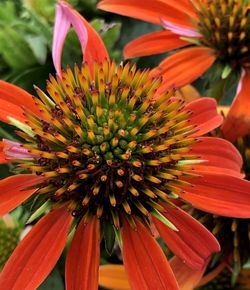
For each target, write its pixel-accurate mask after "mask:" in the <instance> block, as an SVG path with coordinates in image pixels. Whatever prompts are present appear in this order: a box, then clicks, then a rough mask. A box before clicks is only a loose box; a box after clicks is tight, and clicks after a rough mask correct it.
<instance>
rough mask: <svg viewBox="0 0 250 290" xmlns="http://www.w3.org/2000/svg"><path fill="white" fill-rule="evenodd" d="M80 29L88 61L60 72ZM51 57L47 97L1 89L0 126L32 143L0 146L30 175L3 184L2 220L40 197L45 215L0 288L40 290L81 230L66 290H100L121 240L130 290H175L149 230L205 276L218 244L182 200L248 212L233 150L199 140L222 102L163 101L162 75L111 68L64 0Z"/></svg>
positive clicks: (166, 95) (166, 97)
mask: <svg viewBox="0 0 250 290" xmlns="http://www.w3.org/2000/svg"><path fill="white" fill-rule="evenodd" d="M71 24H72V25H73V27H74V29H75V31H76V32H77V34H78V36H79V39H80V42H81V46H82V50H83V57H84V62H83V65H82V66H81V67H77V66H75V67H74V69H73V70H71V69H70V68H66V69H65V70H62V69H61V62H60V61H61V53H62V47H63V43H64V40H65V37H66V34H67V32H68V30H69V28H70V25H71ZM53 58H54V64H55V68H56V70H57V76H56V77H53V76H50V78H49V81H48V82H47V93H45V92H43V91H41V90H40V89H38V88H36V91H37V95H38V97H32V96H31V95H29V94H28V93H26V92H24V91H23V90H21V89H19V88H17V87H15V86H13V85H10V84H8V83H6V82H3V81H1V82H0V93H1V94H0V104H1V108H3V109H1V119H2V120H3V121H6V122H9V123H11V124H12V125H14V126H16V127H17V128H18V131H17V135H19V136H20V137H21V138H22V139H23V142H22V144H21V143H20V144H16V143H12V142H10V141H8V140H3V141H2V143H1V147H0V148H1V155H0V157H1V160H2V161H4V162H6V161H8V162H12V163H14V164H16V165H17V166H18V167H19V168H21V169H25V170H26V171H27V170H28V171H29V172H30V173H29V174H27V173H26V174H20V175H16V176H11V177H8V178H6V179H4V180H2V181H1V182H0V198H1V199H0V214H1V215H2V214H4V213H6V212H8V211H10V210H12V209H13V208H15V207H16V206H17V205H19V204H20V203H21V202H22V201H24V200H26V199H27V198H29V197H32V196H35V197H36V199H37V200H39V201H40V202H43V205H42V208H40V209H39V213H41V212H42V213H44V214H45V215H44V216H43V218H41V219H40V220H39V221H38V222H37V224H36V225H35V226H34V228H33V229H32V230H31V232H30V233H29V234H28V235H27V236H26V237H25V239H24V240H23V241H22V242H21V243H20V245H19V246H18V247H17V248H16V250H15V252H14V253H13V255H12V256H11V258H10V259H9V261H8V262H7V264H6V266H5V268H4V270H3V272H2V273H1V276H0V284H1V285H3V286H4V287H5V288H6V289H11V288H17V289H23V288H25V287H28V288H29V289H36V288H37V287H38V285H39V284H40V283H41V282H42V281H43V280H44V279H45V277H46V276H47V275H48V273H49V272H50V271H51V269H52V268H53V266H54V265H55V263H56V261H57V259H58V258H59V256H60V254H61V252H62V250H63V248H64V246H65V243H66V240H67V234H68V232H69V231H70V229H72V228H75V227H76V231H75V233H74V237H73V240H72V242H71V246H70V249H69V251H68V255H67V260H66V286H67V289H80V288H81V289H96V288H97V285H98V268H99V256H100V249H99V247H100V245H99V244H100V240H101V238H102V237H104V240H105V241H108V243H109V244H110V242H111V247H110V248H111V249H110V250H112V241H111V238H112V237H114V236H115V235H116V236H117V239H118V241H119V242H120V244H121V248H122V252H123V259H124V264H125V268H126V271H127V274H128V278H129V282H130V284H131V287H133V288H134V289H142V288H151V289H156V288H158V289H171V290H173V289H178V285H177V282H176V279H175V277H174V275H173V272H172V270H171V268H170V266H169V263H168V261H167V259H166V258H165V255H164V254H163V252H162V250H161V248H160V246H159V245H158V244H157V242H156V240H155V239H154V238H153V237H152V235H151V224H152V223H154V224H155V225H156V227H157V230H158V231H159V233H160V235H161V236H162V237H163V239H164V240H165V241H166V243H167V244H168V246H169V247H170V249H171V250H173V251H174V252H176V254H177V255H178V256H179V257H180V258H181V259H182V260H184V261H185V263H186V264H187V265H189V266H190V267H192V268H194V269H201V268H203V267H204V264H205V263H206V261H207V259H208V257H209V256H210V255H211V253H212V252H216V251H218V250H219V245H218V243H217V241H216V240H215V238H214V237H213V236H212V235H211V234H210V233H209V232H208V231H207V230H206V229H205V227H203V226H202V225H201V224H199V223H198V222H197V221H196V220H194V219H193V218H192V217H191V216H190V215H189V214H187V213H186V212H184V211H183V210H181V209H180V208H178V206H177V205H176V204H175V200H176V199H177V198H180V199H182V200H183V201H186V202H187V203H189V202H190V203H192V204H193V205H194V206H196V207H198V208H200V209H203V210H206V211H208V212H212V213H216V214H222V215H225V216H235V217H242V218H244V217H249V215H250V207H249V198H250V196H249V189H250V184H249V183H248V182H247V181H244V180H242V179H241V174H240V167H241V165H242V160H241V158H240V156H239V154H238V153H237V151H236V150H235V148H234V147H233V146H232V145H231V144H230V143H229V142H227V141H224V140H222V139H219V138H217V139H214V138H212V139H211V138H209V137H202V135H203V134H206V133H207V132H209V131H210V130H212V129H213V128H215V127H217V126H219V125H220V123H221V121H222V118H221V116H220V115H219V114H217V112H216V103H215V101H214V100H212V99H209V98H204V99H201V100H196V101H194V102H192V103H189V104H186V103H185V102H184V101H183V100H182V99H181V98H178V97H177V96H175V95H174V92H173V91H168V92H163V93H156V92H157V91H159V90H160V88H161V83H162V80H161V78H160V77H156V78H152V77H151V76H150V73H149V71H147V70H145V71H140V70H138V69H136V67H135V66H133V65H130V64H126V65H123V64H120V65H117V64H116V63H115V62H112V61H110V60H109V57H108V55H107V52H106V49H105V47H104V45H103V43H102V41H101V39H100V37H99V36H98V35H97V33H96V32H95V31H94V30H93V28H92V27H91V26H90V25H89V24H88V23H87V22H86V20H84V19H83V18H82V17H81V16H80V15H79V14H78V13H77V12H76V11H74V10H73V9H72V8H71V7H70V6H69V5H68V4H67V3H65V2H64V1H59V3H58V5H57V14H56V21H55V32H54V41H53ZM156 96H157V97H156ZM2 105H6V106H2ZM217 147H218V149H217ZM215 148H216V150H215ZM222 152H223V154H222ZM205 160H206V165H204V161H205ZM229 183H230V187H228V184H229ZM10 192H11V194H9V193H10ZM235 205H237V206H235ZM47 212H49V213H47ZM35 216H36V217H37V213H36V214H35ZM194 241H195V242H194ZM149 249H150V250H149ZM31 253H32V255H31ZM41 253H43V254H42V255H41ZM13 269H15V270H13Z"/></svg>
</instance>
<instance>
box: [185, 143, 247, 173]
mask: <svg viewBox="0 0 250 290" xmlns="http://www.w3.org/2000/svg"><path fill="white" fill-rule="evenodd" d="M199 139H200V141H201V142H199V143H196V144H194V145H192V147H191V149H192V151H191V154H192V155H193V154H194V155H198V156H199V157H200V159H201V160H207V162H206V163H203V164H198V165H196V166H194V168H195V169H197V170H199V168H203V167H206V169H207V171H209V170H211V169H210V167H211V166H212V167H218V168H219V169H222V170H224V169H230V170H232V171H235V174H239V173H240V171H241V167H242V162H243V161H242V158H241V155H240V153H239V151H238V150H237V149H236V148H235V147H234V146H233V144H232V143H230V142H228V141H226V140H224V139H221V138H216V137H201V138H199ZM187 155H188V154H187ZM207 166H208V167H207ZM212 171H213V170H211V172H212Z"/></svg>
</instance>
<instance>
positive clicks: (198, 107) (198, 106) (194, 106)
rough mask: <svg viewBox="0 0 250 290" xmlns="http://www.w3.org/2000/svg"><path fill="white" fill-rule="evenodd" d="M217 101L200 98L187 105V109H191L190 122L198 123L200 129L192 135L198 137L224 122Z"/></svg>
mask: <svg viewBox="0 0 250 290" xmlns="http://www.w3.org/2000/svg"><path fill="white" fill-rule="evenodd" d="M216 105H217V103H216V101H215V100H214V99H212V98H200V99H197V100H195V101H193V102H191V103H188V104H187V105H186V106H185V110H188V111H189V110H190V111H191V112H192V115H191V116H190V117H189V120H190V124H192V125H196V126H197V129H198V131H197V132H196V133H194V134H192V135H190V136H192V137H196V136H201V135H204V134H206V133H208V132H210V131H211V130H213V129H215V128H217V127H218V126H219V125H221V123H222V122H223V118H222V116H221V115H220V114H218V113H217V107H216Z"/></svg>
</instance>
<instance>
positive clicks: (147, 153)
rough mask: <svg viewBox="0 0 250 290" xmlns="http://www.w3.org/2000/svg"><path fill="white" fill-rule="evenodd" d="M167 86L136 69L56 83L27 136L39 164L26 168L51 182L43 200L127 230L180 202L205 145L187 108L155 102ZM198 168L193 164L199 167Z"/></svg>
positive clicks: (167, 96) (98, 70)
mask: <svg viewBox="0 0 250 290" xmlns="http://www.w3.org/2000/svg"><path fill="white" fill-rule="evenodd" d="M160 84H161V79H151V78H150V77H149V71H147V70H145V71H140V70H136V67H135V65H134V66H131V65H130V64H126V65H125V66H122V65H119V66H117V65H116V64H115V62H112V63H111V64H109V63H108V62H107V61H104V63H103V64H95V68H94V72H93V76H92V74H91V72H90V70H89V67H88V65H87V64H86V63H85V64H84V65H83V66H82V68H81V69H79V68H78V67H77V66H76V67H75V69H74V72H72V71H71V70H70V69H69V68H68V69H67V70H66V71H65V72H63V73H62V77H61V78H59V77H57V79H55V78H53V77H52V76H50V81H48V83H47V91H48V93H49V96H47V95H46V94H45V93H44V92H42V91H41V90H40V89H37V93H38V96H39V99H38V98H37V99H35V102H36V104H37V106H38V107H39V108H40V111H41V113H42V114H43V116H44V118H43V119H42V120H40V119H38V118H37V117H36V116H34V115H33V114H32V113H31V112H28V111H26V113H25V115H26V117H27V119H28V120H27V122H26V123H27V125H28V126H29V127H30V128H31V129H32V131H31V132H32V133H31V134H27V132H26V133H24V132H19V135H20V136H22V137H23V138H25V139H26V140H27V141H29V142H28V143H26V144H24V145H23V146H24V147H25V148H26V149H28V150H29V152H30V153H31V154H32V155H33V156H34V159H32V161H28V160H27V161H26V162H23V160H22V164H19V167H22V168H25V169H28V170H30V171H32V172H36V174H38V175H42V176H44V177H45V178H46V181H45V182H43V183H42V184H40V188H39V190H38V191H37V194H41V195H43V196H47V198H48V199H50V200H52V201H53V202H59V203H61V202H68V203H70V206H71V208H72V210H73V215H75V216H80V217H84V218H86V219H88V217H90V216H93V215H97V217H99V218H101V217H102V218H105V219H107V220H111V221H112V222H113V223H114V225H115V226H116V228H119V226H120V219H121V215H125V216H126V217H127V219H128V220H129V222H130V223H131V225H132V226H133V225H134V220H133V218H132V215H135V216H139V217H140V218H141V219H142V220H144V219H147V217H148V214H149V212H152V211H153V210H159V211H161V210H163V208H162V206H161V204H160V203H162V202H165V203H166V202H167V203H170V199H171V198H173V197H175V198H176V197H178V195H177V194H178V192H180V189H179V188H178V187H176V186H178V185H183V184H186V182H184V181H181V180H179V177H180V176H182V175H186V176H189V175H191V176H192V174H191V173H188V172H186V170H190V169H191V167H190V165H188V164H189V163H190V162H191V161H190V159H191V160H192V159H195V158H198V157H195V156H186V155H185V154H186V153H187V152H189V150H190V148H189V146H190V145H192V144H194V143H196V142H197V139H195V138H193V137H189V135H190V134H192V133H194V131H196V129H195V126H194V125H190V124H189V121H188V117H189V116H190V114H191V112H190V111H186V110H184V101H183V100H181V99H178V98H177V97H174V96H173V92H167V93H164V94H162V95H160V96H159V98H157V100H155V99H154V96H155V92H156V90H157V89H158V88H159V86H160ZM192 161H193V160H192Z"/></svg>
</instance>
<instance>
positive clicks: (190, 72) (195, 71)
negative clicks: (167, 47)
mask: <svg viewBox="0 0 250 290" xmlns="http://www.w3.org/2000/svg"><path fill="white" fill-rule="evenodd" d="M215 59H216V57H215V55H214V51H213V50H212V49H210V48H207V47H191V48H185V49H183V50H181V51H179V52H177V53H174V54H172V55H171V56H169V57H167V58H166V59H165V60H164V61H163V62H161V63H160V64H159V66H158V67H157V68H155V69H154V70H153V71H152V73H151V76H152V77H154V76H159V75H160V76H161V75H163V85H162V86H161V89H160V92H162V91H165V90H166V89H169V88H172V87H175V88H179V87H182V86H184V85H187V84H189V83H191V82H192V81H194V80H195V79H197V78H198V77H200V76H201V75H202V74H203V73H204V72H205V71H206V70H207V69H208V68H209V67H210V66H212V64H213V63H214V61H215Z"/></svg>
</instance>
